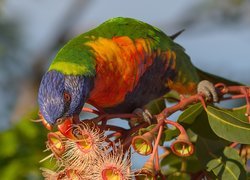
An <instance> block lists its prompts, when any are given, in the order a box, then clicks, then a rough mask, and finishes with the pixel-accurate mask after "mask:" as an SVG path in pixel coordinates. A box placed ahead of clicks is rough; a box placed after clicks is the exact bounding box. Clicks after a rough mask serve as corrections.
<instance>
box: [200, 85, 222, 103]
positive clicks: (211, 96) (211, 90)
mask: <svg viewBox="0 0 250 180" xmlns="http://www.w3.org/2000/svg"><path fill="white" fill-rule="evenodd" d="M197 91H198V93H202V94H204V95H205V97H206V100H208V101H210V100H213V102H218V100H219V98H218V94H217V92H216V89H215V87H214V85H213V83H211V82H210V81H207V80H203V81H201V82H199V84H198V86H197Z"/></svg>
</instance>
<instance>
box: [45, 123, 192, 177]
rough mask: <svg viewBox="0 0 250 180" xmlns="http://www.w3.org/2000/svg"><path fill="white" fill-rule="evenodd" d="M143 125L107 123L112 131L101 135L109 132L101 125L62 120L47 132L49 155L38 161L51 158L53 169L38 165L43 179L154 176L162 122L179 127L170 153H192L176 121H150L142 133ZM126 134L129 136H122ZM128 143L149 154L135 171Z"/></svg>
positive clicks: (139, 152) (183, 154)
mask: <svg viewBox="0 0 250 180" xmlns="http://www.w3.org/2000/svg"><path fill="white" fill-rule="evenodd" d="M143 124H145V125H147V123H142V124H139V125H137V126H133V127H131V129H129V130H125V129H123V128H119V127H117V126H108V128H111V129H112V128H113V131H115V133H111V134H109V135H105V134H104V133H105V132H110V131H109V130H108V131H106V130H105V129H103V126H102V125H98V124H95V123H94V122H93V121H86V122H84V121H83V122H81V124H77V125H74V124H71V123H69V122H67V121H66V122H65V123H63V124H62V125H59V126H58V130H59V131H57V132H50V133H48V140H47V143H46V144H47V150H50V151H51V152H52V154H51V155H49V156H47V157H46V158H44V159H43V160H42V161H44V160H46V159H49V158H51V157H53V159H55V160H56V163H55V167H54V170H53V171H52V170H49V169H46V168H41V170H42V171H43V172H42V174H43V176H44V177H45V179H47V180H52V179H86V180H88V179H97V180H109V179H112V180H127V179H132V178H133V177H134V178H135V179H145V178H146V179H155V178H156V177H157V176H158V175H159V172H160V168H159V157H158V145H159V141H160V139H161V137H162V132H163V130H164V129H166V128H167V126H166V124H171V125H174V126H175V127H176V128H178V129H179V130H180V135H179V136H178V138H177V140H176V141H174V142H173V143H172V146H171V149H172V151H173V153H175V154H176V155H178V156H182V157H183V156H189V155H191V154H192V153H193V145H192V143H191V142H190V141H189V139H188V136H187V134H186V133H185V130H184V129H183V128H182V127H181V126H180V125H178V123H175V122H173V121H169V120H162V121H159V122H158V123H156V124H153V125H152V127H153V128H150V129H149V130H148V131H146V132H143V131H138V130H139V129H141V127H143V126H142V125H143ZM105 126H107V125H105ZM114 129H116V130H114ZM119 131H120V132H119ZM122 131H123V132H122ZM133 132H134V133H133ZM123 133H124V134H123ZM128 134H131V136H130V135H129V136H127V138H126V135H128ZM132 134H133V135H132ZM126 144H127V146H126ZM153 144H154V146H153ZM131 146H132V147H133V149H134V151H135V152H137V153H138V154H140V155H144V156H148V155H150V158H149V159H148V161H147V162H146V163H145V164H144V166H143V167H142V169H140V170H138V171H132V170H131V161H130V158H131ZM156 157H157V159H156Z"/></svg>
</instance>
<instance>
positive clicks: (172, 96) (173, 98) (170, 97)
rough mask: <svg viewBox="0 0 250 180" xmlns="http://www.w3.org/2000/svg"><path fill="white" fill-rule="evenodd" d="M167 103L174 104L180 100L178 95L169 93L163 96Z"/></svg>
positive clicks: (172, 92) (173, 92) (174, 92)
mask: <svg viewBox="0 0 250 180" xmlns="http://www.w3.org/2000/svg"><path fill="white" fill-rule="evenodd" d="M163 97H164V98H165V99H167V101H168V102H176V101H177V100H179V99H180V94H179V93H177V92H176V91H170V92H168V93H167V94H165V95H164V96H163Z"/></svg>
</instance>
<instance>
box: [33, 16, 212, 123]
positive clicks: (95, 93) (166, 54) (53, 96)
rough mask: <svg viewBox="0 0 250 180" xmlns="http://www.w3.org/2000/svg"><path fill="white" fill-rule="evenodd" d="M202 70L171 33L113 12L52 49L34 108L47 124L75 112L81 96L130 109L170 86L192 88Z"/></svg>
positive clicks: (112, 108)
mask: <svg viewBox="0 0 250 180" xmlns="http://www.w3.org/2000/svg"><path fill="white" fill-rule="evenodd" d="M204 74H205V73H203V72H202V71H200V70H198V69H197V68H195V67H194V65H193V64H192V63H191V61H190V58H189V56H188V55H187V54H186V53H185V51H184V49H183V48H182V47H181V46H180V45H179V44H177V43H175V42H174V41H173V37H169V36H167V35H166V34H164V33H163V32H162V31H161V30H159V29H158V28H156V27H153V26H151V25H149V24H146V23H144V22H141V21H138V20H135V19H131V18H122V17H118V18H113V19H110V20H108V21H106V22H104V23H103V24H101V25H99V26H98V27H97V28H95V29H92V30H90V31H88V32H86V33H83V34H81V35H79V36H77V37H75V38H73V39H72V40H71V41H69V42H68V43H67V44H66V45H65V46H64V47H63V48H62V49H61V50H60V51H59V52H58V54H57V55H56V57H55V59H54V60H53V62H52V64H51V66H50V67H49V70H48V71H47V72H46V73H45V75H44V76H43V78H42V81H41V85H40V89H39V94H38V102H39V106H40V113H41V115H42V117H43V118H44V119H45V121H46V124H47V125H48V126H53V125H55V124H58V123H61V122H63V120H64V119H65V118H68V117H74V116H75V115H76V116H77V115H79V113H80V112H81V110H82V107H83V105H84V103H85V102H86V101H89V102H92V103H93V104H95V105H97V106H99V107H101V108H103V109H104V110H105V112H107V113H131V112H133V110H134V109H136V108H138V107H143V106H144V105H145V104H147V103H148V102H149V101H151V100H153V99H155V98H157V97H160V96H163V95H164V94H166V93H167V92H169V91H170V90H174V91H176V92H178V93H180V94H194V93H196V92H197V90H196V89H197V84H198V83H199V82H200V81H201V80H202V79H204V78H202V77H201V76H200V75H204ZM205 75H206V74H205ZM206 77H208V76H206ZM210 77H212V76H210Z"/></svg>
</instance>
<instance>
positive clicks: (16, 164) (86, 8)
mask: <svg viewBox="0 0 250 180" xmlns="http://www.w3.org/2000/svg"><path fill="white" fill-rule="evenodd" d="M117 16H125V17H132V18H136V19H139V20H142V21H144V22H147V23H149V24H151V25H154V26H156V27H158V28H160V29H162V30H163V31H164V32H165V33H166V34H169V35H171V34H174V33H175V32H177V31H179V30H182V29H185V32H184V33H183V34H182V35H181V36H179V37H178V38H177V40H176V41H177V42H178V43H179V44H181V45H182V46H183V47H184V48H185V49H186V51H187V53H188V54H189V55H190V57H191V59H192V62H193V63H194V64H195V65H196V66H197V67H199V68H201V69H203V70H205V71H208V72H210V73H214V74H217V75H220V76H223V77H226V78H228V79H232V80H235V81H240V82H242V83H246V84H250V79H249V77H250V71H249V68H250V58H249V57H250V1H248V0H220V1H217V0H192V1H187V0H178V1H174V0H172V1H171V0H158V1H145V0H137V1H133V0H127V1H121V0H120V1H119V0H108V1H101V0H70V1H69V0H53V1H51V0H43V1H39V0H0V144H1V145H0V146H1V148H0V179H40V178H41V177H40V172H39V166H41V164H38V161H39V160H41V159H42V157H44V156H45V154H44V153H42V150H43V149H45V145H44V141H45V137H46V131H45V130H44V128H43V127H42V126H41V125H40V124H35V123H32V122H30V121H29V120H31V119H36V118H37V117H36V116H37V115H36V114H37V109H38V108H37V100H36V99H37V97H36V96H37V90H38V86H39V83H40V80H41V77H42V75H43V73H44V72H45V71H46V70H47V68H48V66H49V64H50V62H51V60H52V59H53V57H54V55H55V54H56V52H57V51H58V49H60V48H61V47H62V46H63V44H65V42H67V41H68V40H69V39H71V38H72V37H74V36H76V35H77V34H80V33H83V32H85V31H87V30H89V29H91V28H94V27H96V26H97V25H98V24H100V23H102V22H103V21H105V20H107V19H109V18H112V17H117Z"/></svg>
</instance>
